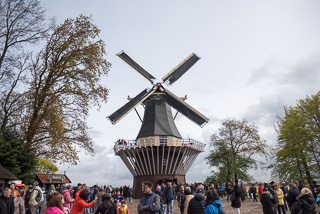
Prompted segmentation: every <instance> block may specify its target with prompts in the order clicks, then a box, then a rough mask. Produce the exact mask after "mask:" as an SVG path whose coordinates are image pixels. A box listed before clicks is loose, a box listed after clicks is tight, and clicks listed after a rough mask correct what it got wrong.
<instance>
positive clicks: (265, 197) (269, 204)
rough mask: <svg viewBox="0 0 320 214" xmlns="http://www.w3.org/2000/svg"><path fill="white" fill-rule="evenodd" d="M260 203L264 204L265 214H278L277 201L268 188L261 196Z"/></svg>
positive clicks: (265, 188)
mask: <svg viewBox="0 0 320 214" xmlns="http://www.w3.org/2000/svg"><path fill="white" fill-rule="evenodd" d="M260 202H261V204H262V209H263V214H276V210H275V207H274V204H275V203H276V200H275V199H274V198H273V196H272V194H271V193H270V191H269V188H268V187H264V188H263V191H262V194H261V196H260Z"/></svg>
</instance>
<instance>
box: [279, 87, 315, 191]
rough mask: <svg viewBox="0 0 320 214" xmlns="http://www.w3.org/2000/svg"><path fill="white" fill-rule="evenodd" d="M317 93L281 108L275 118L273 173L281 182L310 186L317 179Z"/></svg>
mask: <svg viewBox="0 0 320 214" xmlns="http://www.w3.org/2000/svg"><path fill="white" fill-rule="evenodd" d="M319 100H320V94H319V93H317V94H316V95H312V96H307V97H306V98H305V99H300V100H298V102H297V105H296V106H292V107H285V116H284V117H278V119H279V122H278V124H277V131H278V152H277V155H276V163H275V164H276V165H277V172H276V173H277V174H278V175H279V177H280V178H282V179H284V180H292V181H298V180H301V181H303V182H307V183H309V184H310V185H311V184H312V182H313V180H314V179H315V178H318V177H319V169H320V165H319V158H318V156H319V146H320V144H319V135H320V126H319V121H320V101H319Z"/></svg>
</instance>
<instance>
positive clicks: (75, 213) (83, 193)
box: [70, 189, 97, 214]
mask: <svg viewBox="0 0 320 214" xmlns="http://www.w3.org/2000/svg"><path fill="white" fill-rule="evenodd" d="M89 195H90V192H89V190H87V189H85V190H83V189H81V190H79V191H78V192H77V193H76V199H75V200H74V203H73V206H72V209H71V212H70V214H82V212H83V210H84V208H89V207H91V206H93V205H94V204H95V201H91V202H90V203H86V200H87V199H88V197H89ZM95 200H97V196H96V198H95Z"/></svg>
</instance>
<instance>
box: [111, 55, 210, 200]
mask: <svg viewBox="0 0 320 214" xmlns="http://www.w3.org/2000/svg"><path fill="white" fill-rule="evenodd" d="M117 56H118V57H120V58H121V59H122V60H123V61H124V62H126V63H127V64H128V65H129V66H131V67H132V68H133V69H134V70H135V71H137V72H138V73H139V74H141V75H142V76H143V77H144V78H145V79H146V80H147V81H149V82H150V83H151V84H152V87H151V88H147V89H144V90H143V91H142V92H140V93H139V94H138V95H137V96H135V97H134V98H130V99H129V102H127V103H126V104H125V105H124V106H122V107H121V108H120V109H118V110H117V111H115V112H114V113H113V114H111V115H110V116H108V117H107V118H108V119H109V120H110V121H111V123H112V124H116V123H117V122H118V121H120V120H121V119H122V118H123V117H124V116H126V115H127V114H128V113H129V112H130V111H131V110H133V109H135V108H136V107H137V106H138V105H139V104H143V105H144V107H145V111H144V117H143V120H142V125H141V128H140V131H139V133H138V136H137V138H136V139H135V140H118V141H117V142H116V143H115V146H114V151H115V154H116V155H118V156H120V158H121V159H122V161H123V162H124V163H125V164H126V166H127V168H128V169H129V171H130V172H131V174H132V175H133V177H134V182H133V187H134V195H133V197H134V198H140V197H141V196H142V192H143V191H141V190H142V188H143V187H144V182H145V181H151V182H153V184H154V185H156V184H160V183H162V182H167V181H171V182H175V183H177V184H178V183H181V182H182V183H185V175H186V173H187V171H188V170H189V168H190V167H191V165H192V164H193V162H194V161H195V159H196V158H197V156H198V155H199V153H200V152H203V151H204V148H205V144H203V143H200V142H197V141H195V140H192V139H190V138H188V139H183V138H182V136H181V135H180V133H179V131H178V129H177V127H176V125H175V123H174V118H173V116H172V112H171V107H173V108H174V109H176V110H177V112H180V113H181V114H183V115H184V116H186V117H187V118H189V119H190V120H191V121H193V122H195V123H196V124H198V125H199V126H201V127H203V126H204V125H205V124H206V123H207V122H208V121H209V119H208V118H206V117H205V116H204V115H202V114H201V113H200V112H198V111H197V110H195V109H194V108H192V107H191V106H190V105H188V104H187V103H186V102H184V100H185V99H184V98H179V97H177V96H176V95H174V94H173V93H172V92H170V91H169V90H168V89H166V88H164V87H163V84H162V83H166V84H168V85H172V84H173V83H175V82H176V81H177V80H178V79H179V78H180V77H181V76H182V75H183V74H184V73H185V72H186V71H187V70H189V69H190V68H191V67H192V66H193V65H194V64H195V63H196V62H197V61H198V60H199V59H200V58H199V57H198V56H197V55H196V54H194V53H192V54H191V55H189V56H188V57H187V58H186V59H185V60H184V61H182V62H181V63H180V64H179V65H178V66H176V67H175V68H174V69H173V70H172V71H170V72H169V73H168V74H167V75H165V76H164V77H163V78H162V81H163V82H162V83H160V82H156V78H155V77H154V76H152V75H151V74H150V73H148V72H147V71H146V70H145V69H143V68H142V67H141V66H140V65H139V64H138V63H136V62H135V61H134V60H133V59H131V58H130V57H129V56H128V55H127V54H126V53H125V52H123V51H121V52H120V53H118V54H117Z"/></svg>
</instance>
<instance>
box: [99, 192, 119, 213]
mask: <svg viewBox="0 0 320 214" xmlns="http://www.w3.org/2000/svg"><path fill="white" fill-rule="evenodd" d="M101 201H102V203H101V204H100V206H98V208H97V210H96V212H95V214H99V213H100V214H117V207H116V205H115V204H114V202H113V201H112V200H111V195H110V194H109V193H105V194H103V195H102V199H101Z"/></svg>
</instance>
